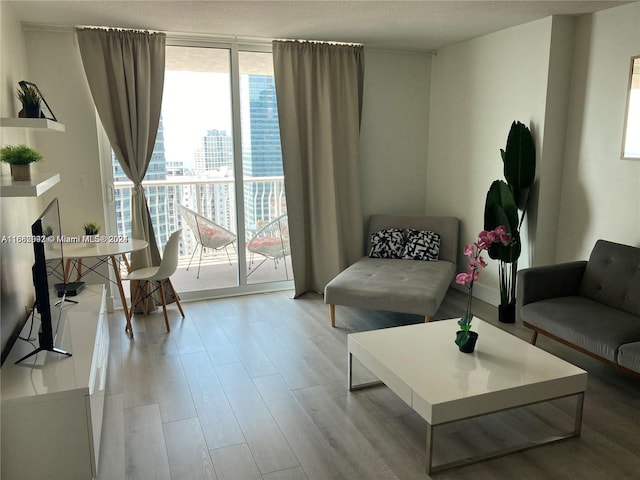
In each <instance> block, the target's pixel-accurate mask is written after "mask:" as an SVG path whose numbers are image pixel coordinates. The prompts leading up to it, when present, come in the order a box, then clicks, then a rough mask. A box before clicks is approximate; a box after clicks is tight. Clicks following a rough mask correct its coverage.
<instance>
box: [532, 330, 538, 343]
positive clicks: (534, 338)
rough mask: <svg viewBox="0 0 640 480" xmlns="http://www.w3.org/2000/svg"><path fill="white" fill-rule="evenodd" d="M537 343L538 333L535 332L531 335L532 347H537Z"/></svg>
mask: <svg viewBox="0 0 640 480" xmlns="http://www.w3.org/2000/svg"><path fill="white" fill-rule="evenodd" d="M537 341H538V332H536V331H535V330H534V331H533V334H532V335H531V345H535V344H536V342H537Z"/></svg>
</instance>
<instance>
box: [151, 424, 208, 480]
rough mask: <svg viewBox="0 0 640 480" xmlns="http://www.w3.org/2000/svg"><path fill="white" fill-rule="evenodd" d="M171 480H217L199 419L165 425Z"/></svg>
mask: <svg viewBox="0 0 640 480" xmlns="http://www.w3.org/2000/svg"><path fill="white" fill-rule="evenodd" d="M163 428H164V438H165V439H166V444H167V455H168V458H169V468H170V470H171V480H216V479H217V478H218V477H217V476H216V473H215V470H214V468H213V462H212V461H211V457H210V456H209V450H208V449H207V444H206V442H205V440H204V435H203V434H202V429H201V428H200V422H199V421H198V419H197V418H189V419H187V420H178V421H176V422H170V423H165V424H164V425H163Z"/></svg>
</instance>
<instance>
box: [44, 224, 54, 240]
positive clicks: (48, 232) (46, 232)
mask: <svg viewBox="0 0 640 480" xmlns="http://www.w3.org/2000/svg"><path fill="white" fill-rule="evenodd" d="M42 235H44V236H45V237H50V236H51V235H53V227H52V226H51V225H47V226H45V227H44V228H43V229H42Z"/></svg>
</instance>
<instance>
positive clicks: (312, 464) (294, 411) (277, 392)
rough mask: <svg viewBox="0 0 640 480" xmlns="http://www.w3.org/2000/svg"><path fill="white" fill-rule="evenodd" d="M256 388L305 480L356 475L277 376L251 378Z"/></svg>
mask: <svg viewBox="0 0 640 480" xmlns="http://www.w3.org/2000/svg"><path fill="white" fill-rule="evenodd" d="M254 383H255V384H256V387H257V388H258V390H259V391H260V394H261V395H262V397H263V398H264V400H265V402H266V404H267V406H268V407H269V410H270V411H271V413H272V415H273V416H274V418H275V419H276V421H277V422H278V425H279V426H280V428H281V430H282V432H283V434H284V435H285V437H286V438H287V440H288V442H289V444H290V445H291V448H292V449H293V451H294V452H295V454H296V457H297V458H298V460H299V461H300V465H301V466H302V467H303V468H304V470H305V472H306V474H307V476H308V477H309V479H318V480H324V479H336V480H338V479H353V478H359V476H358V472H357V470H356V469H355V468H354V467H353V463H352V460H351V459H350V458H348V457H345V456H343V455H342V454H341V452H339V451H338V450H336V449H335V448H334V446H333V445H331V443H330V442H329V440H327V439H326V438H325V437H324V435H323V434H322V431H321V430H320V429H319V428H318V426H317V425H316V424H315V423H314V422H313V420H312V419H311V418H310V417H309V415H308V414H307V413H306V412H305V410H304V409H303V408H302V406H301V405H300V404H299V403H298V401H297V400H296V399H295V398H294V396H293V394H292V393H291V391H290V390H289V388H288V387H287V386H286V384H285V382H284V380H283V379H282V377H280V376H279V375H272V376H269V377H261V378H257V379H254Z"/></svg>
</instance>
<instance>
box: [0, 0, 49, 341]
mask: <svg viewBox="0 0 640 480" xmlns="http://www.w3.org/2000/svg"><path fill="white" fill-rule="evenodd" d="M0 9H1V11H0V19H1V22H2V24H1V25H2V26H1V31H2V36H1V37H0V53H1V55H0V82H1V83H0V85H2V91H1V92H0V117H14V118H15V117H17V116H18V111H19V110H20V108H21V107H20V102H19V101H18V99H17V98H16V89H17V88H18V82H19V81H20V80H25V79H28V74H27V62H26V50H25V44H24V40H23V36H22V31H21V29H20V22H19V21H18V20H17V19H16V17H15V15H14V12H13V7H12V6H11V5H10V4H6V3H2V4H0ZM43 135H48V134H47V133H42V134H38V135H37V137H41V136H43ZM35 137H36V135H35V134H32V133H30V132H29V131H27V130H25V129H21V128H3V129H0V144H1V146H5V145H18V144H23V143H24V144H27V145H30V146H32V147H33V148H36V149H38V150H40V151H41V152H42V153H43V154H45V155H46V152H45V151H43V150H41V149H40V148H39V147H38V145H37V143H36V142H35ZM47 163H48V162H47V161H46V159H45V162H43V165H42V167H40V168H41V169H42V170H43V171H44V170H46V167H47V166H48V165H47ZM32 167H33V165H32ZM1 168H2V175H9V174H10V173H9V166H8V165H5V164H4V163H3V164H2V166H1ZM33 170H34V171H37V170H38V169H37V168H34V169H33ZM40 206H41V202H40V200H39V199H37V198H1V199H0V235H29V234H31V223H32V222H33V221H34V220H35V219H36V217H37V216H38V215H39V214H40ZM0 258H1V260H2V261H1V262H0V264H1V271H0V284H1V291H2V298H1V299H0V306H1V313H0V319H1V321H0V339H1V341H2V346H1V348H2V349H4V348H5V346H6V345H7V342H8V341H9V339H10V336H11V334H12V333H13V331H14V329H15V328H16V326H17V325H19V324H22V322H23V321H24V320H25V318H26V311H25V306H27V305H28V306H29V307H30V306H31V305H32V304H33V299H34V291H33V283H32V280H31V265H32V264H33V248H32V246H31V245H29V244H11V243H2V244H0Z"/></svg>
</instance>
